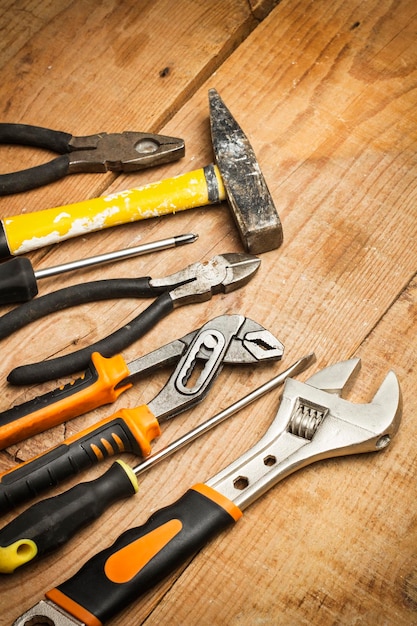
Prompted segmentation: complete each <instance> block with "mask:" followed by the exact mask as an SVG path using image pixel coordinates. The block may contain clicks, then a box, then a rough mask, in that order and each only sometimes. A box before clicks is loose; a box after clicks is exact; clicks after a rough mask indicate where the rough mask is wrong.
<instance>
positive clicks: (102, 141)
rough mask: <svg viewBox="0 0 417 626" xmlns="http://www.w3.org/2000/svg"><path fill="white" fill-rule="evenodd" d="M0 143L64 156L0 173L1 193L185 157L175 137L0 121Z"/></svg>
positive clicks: (125, 170)
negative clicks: (78, 132)
mask: <svg viewBox="0 0 417 626" xmlns="http://www.w3.org/2000/svg"><path fill="white" fill-rule="evenodd" d="M0 144H13V145H23V146H33V147H37V148H43V149H46V150H50V151H52V152H56V153H58V154H60V155H61V156H59V157H57V158H55V159H53V160H52V161H50V162H48V163H44V164H42V165H38V166H36V167H31V168H29V169H26V170H21V171H19V172H13V173H10V174H2V175H0V195H2V196H5V195H9V194H12V193H20V192H22V191H27V190H29V189H34V188H35V187H41V186H43V185H47V184H49V183H52V182H55V181H57V180H59V179H60V178H63V177H64V176H67V175H68V174H78V173H80V172H107V171H109V170H110V171H113V172H134V171H137V170H140V169H144V168H146V167H150V166H153V165H159V164H161V163H168V162H171V161H174V160H176V159H179V158H180V157H182V156H184V152H185V148H184V141H183V140H182V139H178V138H176V137H168V136H166V135H156V134H152V133H139V132H130V131H126V132H124V133H109V134H107V133H98V134H96V135H88V136H86V137H74V136H73V135H70V134H69V133H65V132H62V131H58V130H51V129H49V128H42V127H41V126H30V125H27V124H7V123H2V124H0Z"/></svg>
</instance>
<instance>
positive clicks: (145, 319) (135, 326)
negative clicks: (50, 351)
mask: <svg viewBox="0 0 417 626" xmlns="http://www.w3.org/2000/svg"><path fill="white" fill-rule="evenodd" d="M27 304H29V303H27ZM22 306H25V305H22ZM173 308H174V305H173V301H172V299H171V296H170V294H169V292H165V293H162V294H161V295H160V296H159V297H158V298H157V299H156V300H155V301H154V302H152V304H151V305H150V306H148V308H147V309H145V310H144V311H142V313H140V314H139V315H138V316H137V317H135V318H134V319H133V320H132V321H130V322H129V323H128V324H126V325H125V326H123V327H122V328H119V330H116V331H115V332H114V333H112V334H111V335H108V336H107V337H105V338H104V339H101V340H100V341H97V342H96V343H94V344H92V345H91V346H88V347H87V348H82V349H81V350H77V351H76V352H72V353H71V354H67V355H65V356H61V357H57V358H56V359H49V360H48V361H40V362H38V363H32V364H30V365H22V366H20V367H16V368H15V369H13V370H12V371H11V372H10V374H9V375H8V377H7V380H8V381H9V383H12V384H13V385H31V384H38V383H42V382H46V381H48V380H54V379H58V378H61V377H63V376H69V375H71V374H75V373H76V372H81V371H82V370H85V369H87V367H88V364H89V362H90V359H91V355H92V353H93V352H100V354H101V355H102V356H104V357H110V356H113V355H115V354H118V353H119V352H122V351H123V350H124V349H125V348H127V347H128V346H130V345H131V344H132V343H134V342H135V341H137V340H138V339H140V337H143V335H145V334H146V333H147V332H148V331H149V330H151V329H152V328H153V327H154V326H155V325H156V324H157V323H158V322H159V321H160V320H162V319H163V318H164V317H166V316H167V315H168V314H169V313H170V312H171V311H172V310H173ZM0 325H1V320H0Z"/></svg>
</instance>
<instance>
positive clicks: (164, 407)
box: [148, 315, 284, 422]
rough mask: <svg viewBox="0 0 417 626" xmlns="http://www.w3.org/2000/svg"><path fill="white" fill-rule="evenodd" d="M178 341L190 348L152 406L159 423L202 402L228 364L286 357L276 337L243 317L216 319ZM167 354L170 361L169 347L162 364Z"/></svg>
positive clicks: (160, 353) (161, 354)
mask: <svg viewBox="0 0 417 626" xmlns="http://www.w3.org/2000/svg"><path fill="white" fill-rule="evenodd" d="M178 341H182V342H184V346H187V347H186V349H185V350H184V352H183V354H182V355H181V357H180V358H179V360H178V363H177V365H176V367H175V370H174V372H173V373H172V375H171V376H170V378H169V380H168V381H167V383H166V385H165V386H164V387H163V388H162V390H161V391H160V392H159V393H158V395H157V396H156V397H155V398H154V399H153V400H152V401H151V402H149V403H148V407H149V409H150V410H151V411H152V413H153V414H154V415H156V416H157V417H158V421H159V422H161V421H163V420H166V419H169V418H171V417H175V415H178V413H180V412H182V411H184V410H186V409H190V408H191V407H193V406H195V405H196V404H198V403H199V402H201V400H203V399H204V398H205V397H206V395H207V393H208V392H209V390H210V389H211V387H212V385H213V383H214V381H215V379H216V378H217V376H218V375H219V373H220V371H221V370H222V368H223V365H224V364H241V363H242V364H257V363H261V362H263V361H278V360H280V359H281V358H282V355H283V353H284V346H283V345H282V343H281V342H280V341H279V340H278V339H277V338H276V337H274V336H273V335H272V334H271V333H270V332H268V331H267V330H266V329H265V328H263V326H261V325H260V324H258V323H257V322H254V321H253V320H251V319H249V318H246V317H244V316H243V315H222V316H220V317H216V318H214V319H212V320H210V321H209V322H207V323H206V324H205V325H204V326H203V327H202V328H200V329H199V330H198V331H196V332H194V333H190V334H189V335H186V336H185V337H183V338H182V340H177V341H176V342H175V345H176V346H178V345H179V344H178ZM187 344H188V345H187ZM260 345H261V346H262V347H260ZM165 350H166V355H167V356H168V357H169V356H170V353H171V348H170V345H169V344H168V345H167V346H165V347H164V348H162V349H160V351H159V356H160V358H161V360H162V359H163V358H164V354H165Z"/></svg>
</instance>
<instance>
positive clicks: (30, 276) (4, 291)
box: [0, 234, 198, 305]
mask: <svg viewBox="0 0 417 626" xmlns="http://www.w3.org/2000/svg"><path fill="white" fill-rule="evenodd" d="M197 238H198V235H193V234H186V235H177V236H175V237H169V238H167V239H161V240H159V241H153V242H150V243H146V244H142V245H140V246H135V247H132V248H126V249H124V250H116V251H115V252H107V253H104V254H99V255H97V256H93V257H89V258H87V259H80V260H78V261H72V262H69V263H63V264H62V265H56V266H55V267H49V268H46V269H41V270H36V271H34V269H33V266H32V263H31V262H30V260H29V259H28V258H27V257H16V258H13V259H10V260H9V261H5V262H4V263H1V264H0V305H1V304H15V303H18V302H28V301H29V300H32V298H34V297H35V296H36V294H37V293H38V284H37V282H38V280H40V279H42V278H49V277H51V276H56V275H57V274H63V273H64V272H71V271H74V270H80V269H84V268H86V267H92V266H94V265H99V264H100V265H102V264H104V263H110V262H111V261H121V260H123V259H129V258H132V257H136V256H139V255H142V254H147V253H148V252H156V251H158V250H166V249H167V248H174V247H176V246H182V245H184V244H186V243H193V242H194V241H196V239H197Z"/></svg>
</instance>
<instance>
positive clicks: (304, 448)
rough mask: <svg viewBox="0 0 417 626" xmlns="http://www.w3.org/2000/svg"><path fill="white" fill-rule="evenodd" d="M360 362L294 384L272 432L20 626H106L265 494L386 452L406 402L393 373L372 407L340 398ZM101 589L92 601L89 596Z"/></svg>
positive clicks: (127, 535) (90, 565) (88, 567)
mask: <svg viewBox="0 0 417 626" xmlns="http://www.w3.org/2000/svg"><path fill="white" fill-rule="evenodd" d="M358 361H359V360H358V359H351V360H350V361H345V362H342V363H337V364H335V365H332V366H330V367H328V368H325V369H323V370H321V371H319V372H317V374H315V375H313V376H311V377H310V378H309V379H307V381H306V383H301V382H298V381H297V380H295V379H293V378H289V379H287V380H286V382H285V386H284V390H283V394H282V398H281V403H280V406H279V409H278V412H277V414H276V417H275V419H274V420H273V422H272V424H271V426H270V427H269V429H268V430H267V432H266V433H265V435H264V436H263V437H262V438H261V439H260V441H259V442H258V443H257V444H255V445H254V446H253V447H252V448H250V449H249V450H248V451H247V452H245V453H244V454H243V455H242V456H241V457H239V458H238V459H237V460H235V461H234V462H232V463H231V464H230V465H229V466H228V467H226V468H225V469H223V470H222V471H220V472H219V473H218V474H216V475H215V476H213V477H212V478H210V479H209V480H207V481H206V482H205V483H198V484H196V485H194V486H193V487H192V488H191V489H189V490H188V491H187V492H185V494H184V495H183V496H182V497H181V498H180V499H179V500H178V501H177V502H175V503H174V504H172V505H170V506H167V507H165V508H163V509H160V510H159V511H157V512H155V513H153V514H152V516H151V517H150V518H149V519H148V521H147V522H146V523H145V524H144V525H142V526H139V527H137V528H131V529H129V530H127V531H125V532H124V533H123V534H122V535H120V537H119V538H118V539H117V540H116V541H115V543H114V544H113V545H112V546H110V547H109V548H107V549H105V550H103V551H102V552H100V553H98V554H97V555H96V556H94V557H93V558H91V559H90V560H89V561H87V563H85V564H84V565H83V566H82V567H81V569H80V570H79V571H78V572H77V573H76V574H75V575H73V576H72V577H71V578H69V579H68V580H66V581H65V582H63V583H61V584H60V585H58V586H57V587H55V588H54V589H51V590H50V591H48V592H47V593H46V594H45V595H46V600H41V601H40V602H38V604H36V605H35V606H34V607H33V608H31V609H29V610H28V611H26V612H25V613H24V614H23V615H22V616H21V617H19V618H18V619H17V620H16V621H15V626H29V625H31V626H33V625H34V624H42V623H48V624H49V623H50V624H52V625H55V626H80V625H81V624H85V625H87V626H93V625H98V624H104V623H105V622H106V621H108V620H109V619H111V618H112V617H113V616H114V615H115V614H116V613H118V612H119V611H121V610H123V609H124V608H125V607H126V606H127V605H128V604H129V603H131V602H133V601H134V600H136V599H137V598H138V597H139V596H140V595H142V594H144V593H145V592H146V591H148V590H149V589H151V588H152V587H153V586H154V585H155V584H156V583H157V582H159V581H160V580H162V579H163V578H165V577H166V576H168V575H169V574H171V573H172V572H173V571H175V569H176V568H177V567H178V566H179V565H180V564H182V563H184V562H186V561H187V560H188V559H189V558H190V557H192V556H193V555H194V554H195V553H196V552H198V551H199V550H200V549H201V548H202V547H203V546H204V545H205V544H206V543H207V542H208V541H209V540H211V539H212V538H213V537H215V536H216V535H217V534H218V533H219V532H220V531H222V530H224V529H226V528H227V527H229V526H230V525H232V524H233V522H237V521H238V520H239V518H240V517H241V515H242V512H243V511H244V510H245V509H246V508H247V507H248V506H249V505H250V504H252V503H253V502H254V501H255V500H256V499H257V498H258V497H260V496H262V495H263V494H264V493H265V492H266V491H267V490H268V489H270V488H272V487H273V486H275V485H276V484H277V483H278V482H279V481H280V480H282V479H283V478H285V477H287V476H289V475H290V474H291V473H293V472H295V471H296V470H297V469H300V468H302V467H305V466H307V465H308V464H310V463H313V462H315V461H318V460H321V459H326V458H330V457H334V456H343V455H347V454H358V453H362V452H373V451H378V450H383V449H384V448H386V447H387V446H388V445H389V444H390V442H391V440H392V438H393V436H394V435H395V433H396V431H397V429H398V427H399V423H400V419H401V394H400V388H399V385H398V380H397V378H396V376H395V374H394V372H392V371H391V372H389V373H388V375H387V377H386V378H385V380H384V381H383V383H382V385H381V387H380V388H379V390H378V392H377V393H376V395H375V396H374V398H373V400H372V402H370V403H369V404H363V405H354V404H351V403H350V402H348V401H346V400H344V399H342V398H340V397H339V394H340V393H341V391H342V390H343V387H344V386H345V385H346V383H347V382H348V380H349V378H350V377H351V375H352V373H353V372H354V371H355V370H356V369H357V365H358ZM92 585H93V586H94V593H91V587H92Z"/></svg>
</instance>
